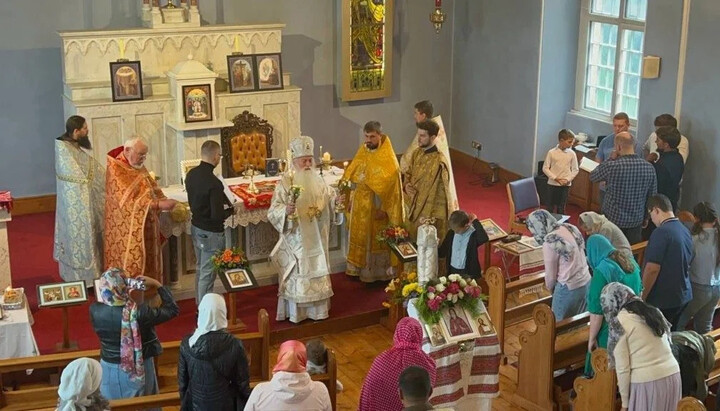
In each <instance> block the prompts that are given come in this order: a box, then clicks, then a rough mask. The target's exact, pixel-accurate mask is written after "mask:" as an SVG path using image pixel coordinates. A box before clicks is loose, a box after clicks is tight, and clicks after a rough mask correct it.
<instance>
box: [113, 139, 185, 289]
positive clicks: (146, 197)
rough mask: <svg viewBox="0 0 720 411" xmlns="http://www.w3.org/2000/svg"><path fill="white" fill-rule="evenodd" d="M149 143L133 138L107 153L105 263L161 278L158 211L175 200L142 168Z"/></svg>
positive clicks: (131, 274)
mask: <svg viewBox="0 0 720 411" xmlns="http://www.w3.org/2000/svg"><path fill="white" fill-rule="evenodd" d="M147 153H148V146H147V144H146V143H145V142H144V141H143V140H141V139H140V138H133V139H131V140H128V141H127V142H125V145H124V146H121V147H117V148H115V149H113V150H111V151H110V152H109V153H108V157H107V173H106V174H107V182H106V186H105V187H106V190H105V267H106V268H110V267H116V268H120V269H121V270H123V271H124V272H125V274H126V275H128V276H129V277H137V276H140V275H143V276H148V277H152V278H154V279H156V280H158V281H160V282H162V251H161V246H162V243H163V242H164V238H163V237H162V235H161V234H160V226H159V223H158V216H159V213H160V211H163V210H164V211H170V210H172V209H173V208H174V207H175V204H176V203H177V202H176V201H175V200H170V199H167V198H166V197H165V195H164V194H163V192H162V190H160V188H159V187H158V185H157V183H156V182H155V179H154V178H152V177H151V176H150V173H149V172H148V170H147V169H146V168H145V166H144V163H145V158H146V157H147Z"/></svg>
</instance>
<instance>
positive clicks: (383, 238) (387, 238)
mask: <svg viewBox="0 0 720 411" xmlns="http://www.w3.org/2000/svg"><path fill="white" fill-rule="evenodd" d="M375 239H376V240H377V242H379V243H380V244H387V245H392V244H400V243H405V242H408V241H410V233H408V231H407V230H406V229H405V227H403V226H399V225H388V226H387V227H385V228H383V229H382V230H381V231H380V233H378V235H377V236H376V237H375Z"/></svg>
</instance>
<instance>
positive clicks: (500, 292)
mask: <svg viewBox="0 0 720 411" xmlns="http://www.w3.org/2000/svg"><path fill="white" fill-rule="evenodd" d="M485 279H486V281H487V283H488V287H489V288H490V299H489V302H488V314H489V315H490V320H491V321H492V322H493V324H494V325H495V329H496V331H497V336H498V340H499V341H500V349H503V350H504V345H503V344H504V343H505V327H509V326H511V325H513V324H517V323H519V322H522V321H525V320H529V319H530V317H531V315H532V312H533V308H535V306H536V305H538V304H548V305H549V304H551V302H552V296H547V297H542V298H539V299H537V300H535V301H531V302H529V303H525V304H521V305H518V306H516V307H512V308H507V298H508V295H511V294H513V293H516V292H518V291H520V290H522V289H525V288H530V287H536V286H538V285H541V284H545V273H539V274H534V275H532V276H529V277H525V278H522V279H519V280H516V281H511V282H509V283H506V282H505V277H504V276H503V273H502V270H501V269H500V268H499V267H490V268H488V270H487V271H486V273H485Z"/></svg>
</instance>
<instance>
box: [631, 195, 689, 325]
mask: <svg viewBox="0 0 720 411" xmlns="http://www.w3.org/2000/svg"><path fill="white" fill-rule="evenodd" d="M648 211H649V212H650V218H652V221H653V223H654V224H655V226H656V227H657V228H656V229H655V231H653V233H652V234H651V235H650V240H649V241H648V245H647V248H646V249H645V268H644V269H643V273H642V279H643V300H645V301H647V303H648V304H651V305H653V306H655V307H657V308H659V309H660V311H662V313H663V315H664V316H665V318H667V320H668V321H669V322H670V324H672V330H673V331H676V330H677V329H678V328H679V325H680V324H679V319H680V314H681V313H682V312H683V310H684V309H685V306H686V305H687V304H688V303H689V302H690V300H691V299H692V297H693V294H692V288H691V287H690V262H691V261H692V259H693V240H692V237H691V236H690V231H688V229H687V228H686V227H685V226H684V225H683V224H682V223H681V222H680V221H679V220H678V219H677V218H676V217H675V214H674V213H673V210H672V205H671V204H670V200H668V198H667V197H665V196H664V195H662V194H656V195H654V196H652V197H650V199H649V200H648ZM683 325H684V324H683Z"/></svg>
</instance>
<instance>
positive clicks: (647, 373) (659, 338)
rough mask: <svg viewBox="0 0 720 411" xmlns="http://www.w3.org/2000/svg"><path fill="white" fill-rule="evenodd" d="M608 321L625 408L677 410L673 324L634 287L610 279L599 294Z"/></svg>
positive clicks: (679, 394)
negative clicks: (671, 330) (671, 331)
mask: <svg viewBox="0 0 720 411" xmlns="http://www.w3.org/2000/svg"><path fill="white" fill-rule="evenodd" d="M600 304H601V305H602V309H603V314H604V315H605V321H607V323H608V329H609V337H608V346H607V351H608V358H609V365H610V368H615V371H616V374H617V384H618V391H620V397H621V399H622V409H623V411H624V410H631V411H633V410H637V411H646V410H653V411H675V410H676V409H677V404H678V402H679V401H680V398H681V397H682V382H681V379H680V367H679V365H678V363H677V361H676V360H675V357H674V356H673V353H672V349H671V345H670V344H671V342H670V323H668V322H667V320H665V317H663V315H662V313H661V312H660V310H658V309H657V308H655V307H653V306H650V305H648V304H646V303H645V302H644V301H642V300H641V299H640V297H638V296H637V295H636V294H635V293H634V292H633V290H631V289H630V287H628V286H626V285H623V284H620V283H610V284H608V285H606V286H605V288H603V290H602V294H601V297H600Z"/></svg>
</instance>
